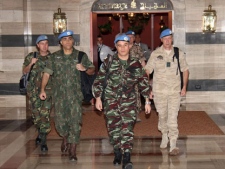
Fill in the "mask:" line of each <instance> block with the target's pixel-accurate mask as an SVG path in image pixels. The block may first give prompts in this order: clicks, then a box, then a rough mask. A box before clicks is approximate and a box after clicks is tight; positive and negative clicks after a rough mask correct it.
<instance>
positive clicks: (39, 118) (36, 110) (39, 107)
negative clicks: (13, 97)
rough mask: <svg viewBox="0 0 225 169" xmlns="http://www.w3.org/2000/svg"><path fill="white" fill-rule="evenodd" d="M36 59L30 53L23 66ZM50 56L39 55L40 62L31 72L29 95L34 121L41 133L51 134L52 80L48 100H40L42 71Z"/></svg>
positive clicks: (49, 83) (47, 88)
mask: <svg viewBox="0 0 225 169" xmlns="http://www.w3.org/2000/svg"><path fill="white" fill-rule="evenodd" d="M33 57H34V53H33V52H32V53H30V54H28V55H27V56H26V58H25V61H24V64H23V66H24V67H26V66H28V65H29V64H30V62H31V59H32V58H33ZM48 57H49V55H47V56H40V54H39V53H37V58H38V61H37V62H36V63H35V64H34V66H33V69H32V70H31V72H30V78H29V82H28V85H27V93H28V96H29V100H30V103H31V109H32V110H31V111H32V119H33V122H34V124H35V126H36V128H37V129H39V132H40V133H49V132H50V130H51V124H50V112H51V107H52V100H51V79H50V80H49V82H48V85H47V86H46V92H47V94H48V97H47V99H46V100H41V99H40V98H39V93H40V90H41V80H42V71H43V70H44V68H45V66H46V62H47V60H48Z"/></svg>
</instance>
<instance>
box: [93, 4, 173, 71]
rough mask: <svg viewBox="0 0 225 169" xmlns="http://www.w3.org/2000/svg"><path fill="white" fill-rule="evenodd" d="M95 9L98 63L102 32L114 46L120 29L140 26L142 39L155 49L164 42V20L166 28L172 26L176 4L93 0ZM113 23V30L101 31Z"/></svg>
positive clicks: (95, 63) (95, 58)
mask: <svg viewBox="0 0 225 169" xmlns="http://www.w3.org/2000/svg"><path fill="white" fill-rule="evenodd" d="M91 12H92V13H91V46H92V47H93V48H92V49H93V51H92V52H93V63H94V65H95V66H96V67H97V65H98V63H97V62H98V55H97V44H96V38H97V36H98V35H99V34H101V35H102V36H103V39H104V44H106V45H107V46H110V47H112V48H113V47H114V44H113V41H114V38H115V36H116V35H117V34H118V33H121V32H126V31H128V30H130V29H131V30H133V31H135V32H137V31H138V30H137V28H139V27H142V29H141V39H142V42H144V43H146V44H147V45H148V46H149V48H150V49H151V50H153V49H155V48H156V47H157V46H159V45H160V40H159V34H160V30H161V26H162V25H163V23H164V28H165V27H168V28H170V29H172V18H173V16H172V15H173V4H172V3H171V1H170V0H157V2H155V0H120V1H119V0H97V1H95V2H94V3H93V5H92V10H91ZM130 14H132V15H133V16H134V17H131V15H130ZM128 15H129V16H128ZM146 15H148V16H147V17H146ZM121 18H122V19H121ZM143 18H144V19H143ZM132 19H133V21H134V22H132ZM121 23H122V24H121ZM109 24H110V25H109ZM160 24H161V25H160ZM121 25H123V29H122V28H121V27H122V26H121ZM109 26H111V32H108V33H107V32H101V31H100V28H102V27H103V28H109Z"/></svg>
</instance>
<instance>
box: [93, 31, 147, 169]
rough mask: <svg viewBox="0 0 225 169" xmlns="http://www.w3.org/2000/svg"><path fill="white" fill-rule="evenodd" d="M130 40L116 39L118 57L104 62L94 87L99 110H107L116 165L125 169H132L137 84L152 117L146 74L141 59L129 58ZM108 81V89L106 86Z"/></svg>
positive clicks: (122, 36) (122, 37)
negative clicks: (102, 97)
mask: <svg viewBox="0 0 225 169" xmlns="http://www.w3.org/2000/svg"><path fill="white" fill-rule="evenodd" d="M129 40H130V38H129V37H128V36H127V35H119V36H117V37H116V38H115V41H114V43H115V47H116V49H117V54H115V55H114V56H113V57H112V60H111V58H108V59H107V60H106V61H105V62H104V63H103V66H102V67H101V69H100V70H99V73H98V75H97V77H96V79H95V81H94V84H93V94H94V96H95V98H96V108H97V109H98V110H100V111H101V110H102V109H103V107H104V113H105V116H106V122H107V129H108V133H109V137H110V143H111V144H112V145H113V148H114V154H115V158H114V161H113V164H114V165H118V164H121V161H123V167H122V168H123V169H133V164H132V163H131V161H130V156H131V151H132V148H133V138H134V132H133V128H134V124H135V121H136V115H137V109H136V102H137V95H136V93H135V90H134V89H135V86H136V85H137V86H138V88H139V89H140V91H141V94H142V95H143V97H144V98H145V112H146V113H147V114H149V113H150V111H151V106H150V102H149V98H148V97H149V92H150V89H149V85H148V78H147V74H146V73H145V71H144V69H143V67H142V65H141V63H140V62H139V59H138V58H135V57H131V55H129ZM110 60H111V61H110ZM109 62H111V63H109ZM109 65H111V66H109ZM108 66H109V67H108ZM107 70H108V71H107ZM106 74H108V76H107V77H108V78H107V79H105V77H106ZM105 81H106V84H107V85H106V86H104V83H105ZM104 88H105V89H104ZM102 94H104V96H105V97H104V105H102V101H101V96H102ZM122 154H123V155H122ZM122 159H123V160H122Z"/></svg>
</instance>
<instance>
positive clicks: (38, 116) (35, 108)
mask: <svg viewBox="0 0 225 169" xmlns="http://www.w3.org/2000/svg"><path fill="white" fill-rule="evenodd" d="M30 103H31V107H32V120H33V123H34V124H35V126H36V128H37V129H39V131H40V133H49V132H50V131H51V124H50V113H51V108H52V99H51V97H48V98H47V99H46V100H41V99H40V98H39V96H38V95H35V96H34V95H33V96H31V97H30Z"/></svg>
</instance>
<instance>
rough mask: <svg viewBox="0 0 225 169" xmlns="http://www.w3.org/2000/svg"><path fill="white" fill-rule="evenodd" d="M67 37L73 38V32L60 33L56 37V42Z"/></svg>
mask: <svg viewBox="0 0 225 169" xmlns="http://www.w3.org/2000/svg"><path fill="white" fill-rule="evenodd" d="M67 36H73V31H71V30H66V31H64V32H62V33H61V34H60V35H59V36H58V40H61V39H62V38H63V37H67Z"/></svg>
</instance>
